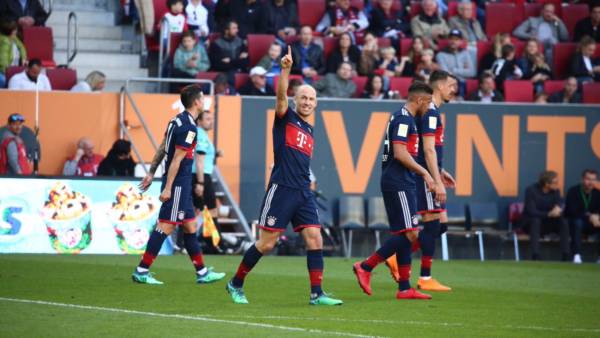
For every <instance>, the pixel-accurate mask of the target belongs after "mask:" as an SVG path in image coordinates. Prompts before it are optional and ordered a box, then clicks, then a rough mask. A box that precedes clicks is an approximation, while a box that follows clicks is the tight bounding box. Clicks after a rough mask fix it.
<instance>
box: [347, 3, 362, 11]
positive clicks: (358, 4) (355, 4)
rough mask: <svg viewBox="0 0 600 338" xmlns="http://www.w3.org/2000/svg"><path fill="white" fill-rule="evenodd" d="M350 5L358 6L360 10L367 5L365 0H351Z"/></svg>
mask: <svg viewBox="0 0 600 338" xmlns="http://www.w3.org/2000/svg"><path fill="white" fill-rule="evenodd" d="M350 6H352V7H356V8H358V10H360V11H362V10H363V8H364V7H365V2H364V1H363V0H350Z"/></svg>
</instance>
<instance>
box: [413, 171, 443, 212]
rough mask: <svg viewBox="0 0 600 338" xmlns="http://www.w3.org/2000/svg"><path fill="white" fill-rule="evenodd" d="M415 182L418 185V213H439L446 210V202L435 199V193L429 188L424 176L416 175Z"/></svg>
mask: <svg viewBox="0 0 600 338" xmlns="http://www.w3.org/2000/svg"><path fill="white" fill-rule="evenodd" d="M415 183H416V185H417V213H418V214H428V213H439V212H444V211H446V204H445V203H439V202H436V201H435V193H434V192H431V191H429V190H428V189H427V184H425V180H423V177H421V176H418V175H417V177H415Z"/></svg>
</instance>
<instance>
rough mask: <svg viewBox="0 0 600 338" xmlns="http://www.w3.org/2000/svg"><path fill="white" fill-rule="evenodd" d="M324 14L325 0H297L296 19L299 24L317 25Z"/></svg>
mask: <svg viewBox="0 0 600 338" xmlns="http://www.w3.org/2000/svg"><path fill="white" fill-rule="evenodd" d="M324 14H325V1H323V0H298V20H299V21H300V25H301V26H305V25H308V26H311V27H312V28H313V29H314V28H315V27H316V26H317V24H318V23H319V21H321V18H322V17H323V15H324Z"/></svg>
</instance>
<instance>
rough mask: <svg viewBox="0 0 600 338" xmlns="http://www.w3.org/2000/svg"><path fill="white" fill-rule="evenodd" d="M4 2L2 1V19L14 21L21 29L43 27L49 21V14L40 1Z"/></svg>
mask: <svg viewBox="0 0 600 338" xmlns="http://www.w3.org/2000/svg"><path fill="white" fill-rule="evenodd" d="M22 3H23V1H20V0H2V1H0V18H2V19H4V20H14V21H17V22H18V23H19V26H21V27H31V26H43V25H44V24H45V23H46V19H48V13H46V11H45V10H44V7H42V5H41V4H40V2H39V0H25V1H24V5H22Z"/></svg>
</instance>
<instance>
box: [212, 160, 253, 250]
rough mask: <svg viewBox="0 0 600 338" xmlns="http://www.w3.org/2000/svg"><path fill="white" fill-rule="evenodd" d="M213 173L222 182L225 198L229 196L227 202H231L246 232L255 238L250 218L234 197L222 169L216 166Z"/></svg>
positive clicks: (249, 236)
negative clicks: (249, 223)
mask: <svg viewBox="0 0 600 338" xmlns="http://www.w3.org/2000/svg"><path fill="white" fill-rule="evenodd" d="M213 174H214V176H215V178H216V179H217V181H219V183H220V184H221V188H222V189H223V193H224V194H225V198H227V202H229V205H231V208H232V209H233V213H234V214H235V216H236V217H237V219H238V222H240V225H241V226H242V228H243V229H244V232H245V233H246V235H247V236H248V238H254V235H253V233H252V230H251V229H250V226H249V225H248V220H247V219H246V216H244V213H243V212H242V209H240V206H239V205H238V204H237V202H236V201H235V200H234V199H233V195H232V194H231V191H229V187H228V186H227V184H225V179H224V178H223V176H222V175H221V171H219V168H218V167H215V170H214V172H213Z"/></svg>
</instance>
